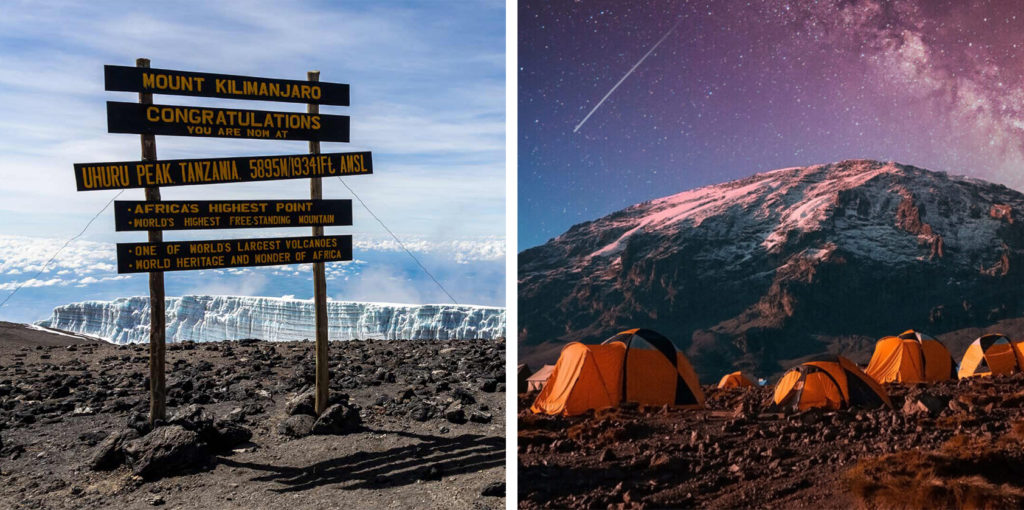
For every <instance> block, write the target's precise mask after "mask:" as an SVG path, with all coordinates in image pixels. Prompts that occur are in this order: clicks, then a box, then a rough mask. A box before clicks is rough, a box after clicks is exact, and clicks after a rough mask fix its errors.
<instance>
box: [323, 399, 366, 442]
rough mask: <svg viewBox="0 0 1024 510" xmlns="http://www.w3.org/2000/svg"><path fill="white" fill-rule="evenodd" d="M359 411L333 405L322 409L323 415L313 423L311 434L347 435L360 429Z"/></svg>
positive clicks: (349, 407) (354, 408) (345, 406)
mask: <svg viewBox="0 0 1024 510" xmlns="http://www.w3.org/2000/svg"><path fill="white" fill-rule="evenodd" d="M362 423H363V421H362V418H360V417H359V409H358V408H356V407H355V406H350V405H348V404H334V405H332V406H330V407H328V408H327V409H324V412H323V414H321V415H320V417H319V418H317V420H316V422H315V423H313V427H312V429H311V431H312V433H313V434H317V435H324V434H348V433H351V432H356V431H358V430H359V429H360V428H362Z"/></svg>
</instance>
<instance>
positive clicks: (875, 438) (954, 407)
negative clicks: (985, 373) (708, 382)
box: [518, 374, 1024, 508]
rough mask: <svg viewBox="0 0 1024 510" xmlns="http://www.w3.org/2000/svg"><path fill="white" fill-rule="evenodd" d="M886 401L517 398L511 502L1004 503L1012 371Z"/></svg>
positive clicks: (1020, 469)
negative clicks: (543, 409)
mask: <svg viewBox="0 0 1024 510" xmlns="http://www.w3.org/2000/svg"><path fill="white" fill-rule="evenodd" d="M887 387H888V388H889V393H890V396H891V398H892V400H893V405H894V409H893V410H889V409H883V410H843V411H834V412H833V411H830V412H823V411H819V410H812V411H806V412H801V413H793V414H776V413H768V412H765V411H766V404H767V403H768V402H769V399H770V397H771V392H770V390H768V389H766V388H747V389H726V390H717V389H714V388H712V387H705V393H706V394H707V395H708V397H709V398H708V405H707V409H704V410H698V411H694V410H679V409H671V408H653V409H638V408H635V407H626V408H620V409H615V410H608V411H604V412H598V413H596V415H595V414H593V413H592V414H590V415H586V416H578V417H571V418H566V417H551V416H540V415H535V414H533V413H532V412H531V411H530V410H529V405H530V403H531V402H532V397H533V395H525V394H523V395H520V398H519V432H518V434H519V442H518V445H519V446H518V448H519V501H520V502H519V506H520V508H565V507H571V508H605V507H620V508H643V507H651V508H663V507H687V508H689V507H699V508H851V507H857V506H864V507H868V508H878V507H882V508H891V507H905V508H917V507H923V508H947V507H950V508H951V507H958V506H959V507H963V506H971V505H970V503H971V502H974V503H978V502H981V503H983V504H982V505H977V506H980V507H985V508H1013V507H1017V508H1019V507H1021V505H1022V504H1024V482H1021V480H1024V448H1022V446H1024V374H1015V375H1013V376H998V377H987V378H976V379H971V380H965V381H949V382H942V383H934V384H930V385H924V384H921V385H889V386H887Z"/></svg>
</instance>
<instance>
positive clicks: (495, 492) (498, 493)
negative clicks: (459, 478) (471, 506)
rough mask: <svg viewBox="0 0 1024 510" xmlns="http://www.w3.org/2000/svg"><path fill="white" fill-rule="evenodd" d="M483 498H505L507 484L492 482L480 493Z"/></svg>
mask: <svg viewBox="0 0 1024 510" xmlns="http://www.w3.org/2000/svg"><path fill="white" fill-rule="evenodd" d="M480 495H481V496H487V497H496V498H501V497H504V496H505V482H491V483H489V484H487V485H485V486H484V489H483V490H482V491H480Z"/></svg>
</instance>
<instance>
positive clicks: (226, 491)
mask: <svg viewBox="0 0 1024 510" xmlns="http://www.w3.org/2000/svg"><path fill="white" fill-rule="evenodd" d="M330 356H331V362H330V373H331V396H332V403H333V404H334V406H332V408H329V409H328V412H325V413H324V416H321V418H320V419H317V418H316V417H315V416H312V414H313V413H312V408H311V405H312V400H311V398H310V397H309V394H308V389H309V388H310V387H311V384H312V377H313V367H314V349H313V344H312V343H311V342H287V343H279V342H266V341H257V340H243V341H230V342H212V343H201V344H194V343H182V344H170V345H168V352H167V388H168V401H167V403H168V413H167V415H168V416H167V417H168V420H167V423H163V424H158V426H157V427H156V428H151V427H149V426H148V424H147V423H146V419H145V416H146V415H147V413H148V406H149V400H148V398H149V393H148V379H147V378H148V373H149V371H148V346H146V345H128V346H118V345H113V344H108V343H105V342H99V341H95V340H90V339H87V338H83V337H80V336H77V335H71V336H68V335H62V334H57V333H54V332H46V331H39V330H37V329H32V328H29V327H26V326H24V325H18V324H10V323H0V508H3V509H7V508H12V509H29V508H32V509H36V508H47V509H48V508H153V507H163V508H173V509H189V508H204V509H205V508H218V509H220V508H244V509H270V508H273V509H280V508H287V509H289V510H292V509H296V510H297V509H306V508H318V509H319V508H446V509H447V508H473V509H477V508H480V509H486V508H504V506H505V498H504V491H505V486H504V482H505V480H504V479H505V469H504V464H505V439H504V436H505V415H504V408H505V406H504V399H505V387H504V386H505V385H504V372H505V350H504V342H503V341H498V342H494V341H446V342H436V341H351V342H332V343H331V345H330ZM332 409H333V410H332ZM328 415H329V416H328Z"/></svg>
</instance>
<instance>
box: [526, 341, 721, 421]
mask: <svg viewBox="0 0 1024 510" xmlns="http://www.w3.org/2000/svg"><path fill="white" fill-rule="evenodd" d="M623 402H637V403H639V404H643V405H666V404H667V405H672V406H680V407H686V408H696V407H703V405H704V392H703V391H702V390H701V388H700V384H699V383H698V382H697V374H696V372H694V370H693V367H692V366H690V362H689V360H687V359H686V356H684V355H683V353H681V352H679V351H678V350H677V349H676V347H675V345H674V344H673V343H672V341H671V340H669V339H668V338H666V337H664V336H662V335H661V334H658V333H657V332H654V331H651V330H648V329H631V330H628V331H623V332H622V333H619V334H617V335H615V336H613V337H611V338H609V339H608V340H606V341H604V342H603V343H601V344H600V345H584V344H582V343H579V342H573V343H570V344H569V345H567V346H565V348H563V349H562V353H561V355H559V357H558V362H557V363H556V364H555V369H554V370H553V371H552V373H551V377H550V378H549V379H548V382H547V384H546V385H545V386H544V389H543V390H541V392H540V394H539V395H537V399H536V400H535V401H534V403H533V406H531V407H530V409H531V410H533V412H535V413H542V414H563V415H576V414H582V413H584V412H586V411H588V410H590V409H604V408H608V407H614V406H617V405H619V404H621V403H623Z"/></svg>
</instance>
